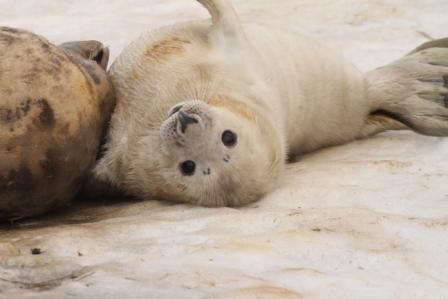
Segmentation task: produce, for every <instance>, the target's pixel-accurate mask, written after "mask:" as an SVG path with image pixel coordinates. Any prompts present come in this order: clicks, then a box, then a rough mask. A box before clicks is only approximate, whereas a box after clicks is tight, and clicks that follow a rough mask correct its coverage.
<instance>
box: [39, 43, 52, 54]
mask: <svg viewBox="0 0 448 299" xmlns="http://www.w3.org/2000/svg"><path fill="white" fill-rule="evenodd" d="M40 45H41V47H42V50H44V51H45V52H50V45H48V44H47V43H45V42H43V41H41V44H40Z"/></svg>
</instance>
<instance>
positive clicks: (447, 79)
mask: <svg viewBox="0 0 448 299" xmlns="http://www.w3.org/2000/svg"><path fill="white" fill-rule="evenodd" d="M443 83H444V84H443V86H444V87H448V76H443Z"/></svg>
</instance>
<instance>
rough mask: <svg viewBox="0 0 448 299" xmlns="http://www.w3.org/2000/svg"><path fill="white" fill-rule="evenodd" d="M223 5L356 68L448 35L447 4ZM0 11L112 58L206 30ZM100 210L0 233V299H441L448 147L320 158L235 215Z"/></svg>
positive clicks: (171, 1) (110, 12) (446, 270)
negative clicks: (173, 33) (159, 31)
mask: <svg viewBox="0 0 448 299" xmlns="http://www.w3.org/2000/svg"><path fill="white" fill-rule="evenodd" d="M233 2H234V4H235V6H236V8H237V10H238V12H239V13H240V14H241V17H242V19H243V20H248V21H257V22H262V23H267V24H272V25H275V26H286V27H289V28H290V29H292V30H296V31H299V32H302V33H306V34H309V35H313V36H316V37H318V38H319V39H322V40H324V41H327V44H329V45H332V46H334V47H335V48H338V49H341V50H342V51H343V52H344V54H345V55H346V56H347V57H348V58H349V59H351V60H352V61H353V62H355V63H356V64H357V65H358V66H359V67H360V68H361V69H363V70H368V69H371V68H373V67H376V66H380V65H382V64H385V63H387V62H390V61H392V60H394V59H396V58H398V57H400V56H401V55H403V54H405V53H406V52H407V51H409V50H411V49H412V48H413V47H415V46H417V45H418V44H419V43H421V42H424V41H427V40H428V38H430V37H433V38H440V37H444V36H448V17H447V11H448V1H446V0H390V1H385V0H371V1H360V0H358V1H356V0H319V1H315V0H281V1H280V0H276V1H268V0H250V1H249V0H247V1H243V0H234V1H233ZM0 7H1V9H0V25H9V26H15V27H22V28H26V29H30V30H33V31H35V32H37V33H39V34H42V35H45V36H46V37H47V38H49V39H50V40H51V41H53V42H55V43H59V42H63V41H67V40H73V39H74V40H78V39H98V40H102V41H103V42H105V43H106V44H108V45H110V48H111V50H112V52H113V57H116V55H117V53H119V51H120V50H121V49H122V48H123V47H124V46H125V45H126V44H128V43H129V42H130V41H131V40H132V39H134V38H136V37H137V36H138V35H139V34H140V33H141V32H143V31H144V30H146V29H151V28H154V27H157V26H160V25H164V24H169V23H172V22H177V21H183V20H190V19H196V18H202V17H206V16H207V14H206V13H205V11H204V10H203V9H201V8H200V7H199V5H197V4H196V3H195V1H193V0H190V1H187V0H182V1H180V0H163V1H162V0H152V1H150V0H132V1H131V0H129V1H111V0H107V1H106V0H97V1H95V0H90V1H84V0H83V1H79V0H78V1H54V0H51V1H50V0H39V1H37V0H36V1H31V0H15V1H12V0H0ZM98 205H101V203H94V204H92V206H89V207H83V206H80V205H76V206H75V207H74V208H73V210H72V211H71V212H69V213H67V214H65V215H59V216H58V215H56V216H52V217H47V218H46V219H41V220H39V221H34V222H30V223H28V224H27V225H23V227H22V228H21V229H19V230H10V229H1V228H0V297H1V298H76V297H78V298H305V299H311V298H332V299H335V298H382V299H387V298H391V299H392V298H403V299H411V298H422V299H423V298H425V299H426V298H431V299H445V298H448V139H446V140H444V139H441V138H430V137H422V136H418V135H415V134H412V133H408V132H400V133H387V134H382V135H380V136H377V137H376V138H373V139H370V140H365V141H360V142H354V143H352V144H349V145H345V146H340V147H336V148H331V149H327V150H324V151H321V152H318V153H316V154H314V155H310V156H308V157H304V158H302V159H301V161H300V162H298V163H296V164H292V165H290V166H289V169H288V174H287V178H286V179H285V181H284V183H283V185H282V187H281V188H280V189H279V190H277V191H276V192H274V193H273V194H271V195H269V196H268V197H267V198H265V199H264V200H262V201H261V202H259V203H257V204H255V205H253V206H250V207H246V208H242V209H229V208H222V209H205V208H197V207H188V206H184V205H166V204H162V203H158V202H144V203H134V204H131V203H124V202H122V203H113V204H109V205H106V204H103V206H102V207H101V206H100V207H95V206H98ZM61 219H63V220H61ZM55 223H62V224H60V225H58V226H55V225H54V224H55ZM33 247H38V248H41V249H42V251H43V253H42V254H41V255H31V254H30V249H31V248H33Z"/></svg>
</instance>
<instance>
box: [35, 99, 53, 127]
mask: <svg viewBox="0 0 448 299" xmlns="http://www.w3.org/2000/svg"><path fill="white" fill-rule="evenodd" d="M37 103H38V104H39V106H40V107H41V109H42V111H41V113H40V114H39V120H40V122H41V123H42V124H43V125H44V126H47V127H54V124H55V119H54V112H53V109H52V108H51V106H50V104H48V101H47V100H46V99H40V100H38V102H37Z"/></svg>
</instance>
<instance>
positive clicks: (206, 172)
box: [202, 168, 212, 175]
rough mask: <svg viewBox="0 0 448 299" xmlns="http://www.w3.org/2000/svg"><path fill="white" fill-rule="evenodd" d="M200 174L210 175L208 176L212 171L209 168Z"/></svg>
mask: <svg viewBox="0 0 448 299" xmlns="http://www.w3.org/2000/svg"><path fill="white" fill-rule="evenodd" d="M202 173H203V174H204V175H210V174H211V173H212V171H211V169H210V168H207V169H206V170H204V171H203V172H202Z"/></svg>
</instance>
